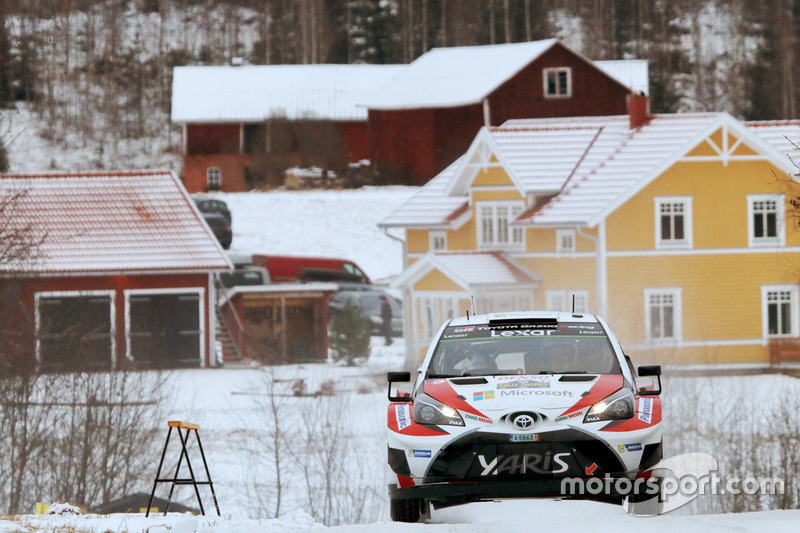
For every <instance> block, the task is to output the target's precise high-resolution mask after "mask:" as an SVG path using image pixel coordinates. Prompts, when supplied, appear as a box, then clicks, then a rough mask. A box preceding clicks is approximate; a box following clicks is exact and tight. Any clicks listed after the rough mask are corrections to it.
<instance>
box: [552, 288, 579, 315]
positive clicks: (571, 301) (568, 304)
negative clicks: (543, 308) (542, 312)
mask: <svg viewBox="0 0 800 533" xmlns="http://www.w3.org/2000/svg"><path fill="white" fill-rule="evenodd" d="M573 305H574V307H573ZM547 310H548V311H561V312H573V313H588V312H589V293H588V291H584V290H566V291H563V290H553V291H547Z"/></svg>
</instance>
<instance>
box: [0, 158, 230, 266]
mask: <svg viewBox="0 0 800 533" xmlns="http://www.w3.org/2000/svg"><path fill="white" fill-rule="evenodd" d="M17 193H19V198H18V200H16V201H14V202H12V203H11V205H10V207H7V208H6V210H5V212H4V213H3V218H4V219H5V220H4V224H8V225H9V226H10V227H9V228H8V229H9V230H11V231H14V230H15V229H16V230H20V229H22V228H30V229H31V231H32V237H33V238H34V239H37V240H38V239H43V240H42V244H41V245H40V246H38V247H37V248H36V250H35V252H36V255H37V259H36V260H35V261H34V262H32V263H29V262H15V261H8V262H4V263H0V273H2V272H6V273H9V272H11V273H19V272H23V273H28V274H38V275H42V274H44V275H48V274H49V275H74V274H110V273H111V274H123V273H143V272H175V273H178V272H207V271H211V270H227V269H230V268H232V265H231V263H230V262H229V261H228V259H227V257H226V255H225V253H224V250H223V249H222V248H221V247H220V245H219V243H218V242H217V240H216V238H215V237H214V234H213V233H212V232H211V230H210V229H209V227H208V225H207V224H206V223H205V222H204V220H203V218H202V216H201V215H200V213H199V211H197V208H196V207H195V205H194V202H192V200H191V199H190V198H189V196H188V195H187V193H186V190H185V189H184V188H183V185H182V184H181V182H180V180H179V179H178V178H177V176H175V174H174V173H172V172H170V171H166V170H164V171H130V172H81V173H68V172H53V173H42V174H18V175H0V199H7V198H10V195H13V194H17ZM17 233H19V231H17Z"/></svg>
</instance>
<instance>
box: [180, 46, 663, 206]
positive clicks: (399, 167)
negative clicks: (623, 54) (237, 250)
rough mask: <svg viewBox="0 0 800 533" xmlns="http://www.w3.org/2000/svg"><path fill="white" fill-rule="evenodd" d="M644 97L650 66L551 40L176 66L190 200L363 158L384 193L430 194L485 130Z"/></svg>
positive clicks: (606, 110) (614, 111) (605, 110)
mask: <svg viewBox="0 0 800 533" xmlns="http://www.w3.org/2000/svg"><path fill="white" fill-rule="evenodd" d="M647 91H648V83H647V62H646V61H643V60H629V61H596V62H593V61H590V60H588V59H586V58H585V57H583V56H582V55H581V54H578V53H576V52H574V51H572V50H570V49H569V48H567V47H566V46H565V45H564V44H562V43H561V42H560V41H558V40H557V39H547V40H542V41H533V42H526V43H511V44H501V45H488V46H464V47H448V48H435V49H433V50H431V51H429V52H427V53H425V54H423V55H422V56H420V57H419V58H418V59H417V60H416V61H414V62H412V63H411V64H409V65H274V66H239V67H177V68H176V69H175V71H174V79H173V94H172V102H173V104H172V121H173V122H174V123H176V124H180V125H182V126H183V141H184V142H183V153H184V158H183V170H182V173H181V177H182V179H183V181H184V184H185V185H186V188H187V189H188V190H189V191H190V192H201V191H206V190H222V191H243V190H249V189H252V188H253V187H257V186H263V185H269V183H267V182H268V181H269V180H268V179H267V176H268V175H269V174H270V173H273V174H274V173H275V172H276V171H279V170H282V169H284V168H287V167H291V166H298V165H299V166H319V167H322V168H329V169H333V170H337V171H341V170H342V168H343V167H344V166H345V165H347V163H353V162H357V161H359V160H361V159H368V160H370V162H371V164H372V166H373V168H374V170H375V171H377V173H378V176H379V179H380V180H381V183H400V184H413V185H422V184H424V183H426V182H427V181H428V180H430V179H431V178H432V177H433V176H435V175H436V174H437V173H438V172H440V171H441V170H442V169H444V168H445V167H446V166H447V165H449V164H450V163H452V162H453V161H454V160H455V159H456V158H457V157H458V156H460V155H461V154H462V153H464V151H466V149H467V148H468V147H469V144H470V142H471V140H472V139H473V138H474V137H475V135H476V133H477V132H478V129H479V128H480V127H481V126H483V125H499V124H502V123H504V122H505V121H506V120H509V119H513V118H537V117H557V116H597V115H620V114H625V113H627V108H626V98H627V96H628V95H629V94H630V93H631V92H637V93H638V92H645V93H646V92H647ZM272 184H273V185H274V184H276V183H272Z"/></svg>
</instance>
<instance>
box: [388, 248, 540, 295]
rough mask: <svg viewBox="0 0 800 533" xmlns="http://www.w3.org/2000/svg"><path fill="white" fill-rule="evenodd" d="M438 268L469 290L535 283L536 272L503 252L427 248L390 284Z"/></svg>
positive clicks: (407, 282)
mask: <svg viewBox="0 0 800 533" xmlns="http://www.w3.org/2000/svg"><path fill="white" fill-rule="evenodd" d="M433 270H438V271H439V272H441V273H442V274H444V275H445V276H447V277H448V278H450V279H451V280H452V281H453V282H455V283H456V284H458V285H459V286H461V287H463V288H464V290H469V289H472V288H475V287H494V288H498V287H503V286H508V287H517V288H518V287H519V286H520V284H522V285H525V284H527V285H537V284H538V283H539V276H537V275H536V274H535V273H534V272H532V271H531V270H529V269H528V268H527V267H525V266H524V265H522V264H521V263H519V262H517V261H515V260H514V259H511V258H510V257H509V256H507V255H506V254H504V253H502V252H496V251H487V252H436V253H434V252H428V253H426V254H425V255H423V256H422V257H421V258H420V259H419V260H418V261H416V262H415V263H414V264H413V265H411V267H409V268H407V269H406V270H404V271H403V272H402V273H401V274H400V275H398V276H397V277H396V278H394V279H393V280H392V284H391V286H392V287H395V288H399V287H404V286H407V285H411V284H413V283H414V282H416V281H417V280H419V279H420V278H422V277H423V276H425V275H426V274H428V273H429V272H431V271H433Z"/></svg>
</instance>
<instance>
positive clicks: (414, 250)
mask: <svg viewBox="0 0 800 533" xmlns="http://www.w3.org/2000/svg"><path fill="white" fill-rule="evenodd" d="M428 244H429V243H428V230H424V229H407V230H406V252H407V253H410V254H422V253H425V252H427V251H428Z"/></svg>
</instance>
